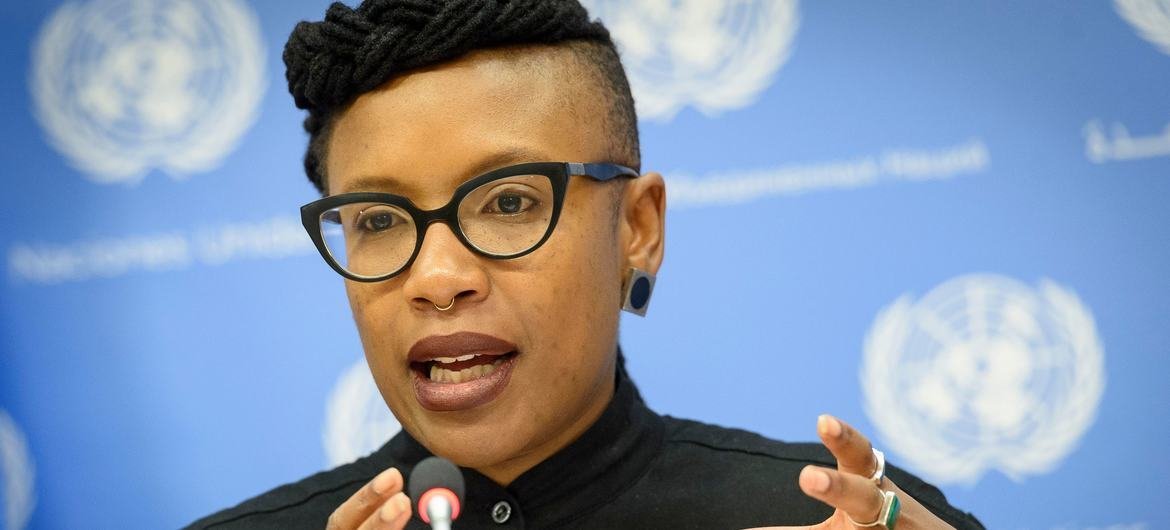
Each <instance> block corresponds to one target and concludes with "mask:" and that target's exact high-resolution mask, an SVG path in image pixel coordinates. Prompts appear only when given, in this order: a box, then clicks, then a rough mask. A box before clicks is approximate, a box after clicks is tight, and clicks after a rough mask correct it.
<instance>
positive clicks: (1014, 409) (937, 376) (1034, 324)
mask: <svg viewBox="0 0 1170 530" xmlns="http://www.w3.org/2000/svg"><path fill="white" fill-rule="evenodd" d="M860 377H861V386H862V391H863V394H864V399H865V408H866V412H867V414H868V415H869V417H870V418H871V419H872V420H873V422H874V425H875V426H876V427H877V430H878V432H879V434H880V435H881V437H882V439H883V440H884V441H885V443H886V444H887V445H888V447H889V448H890V449H891V450H893V451H895V452H897V453H898V454H899V455H900V456H901V457H902V458H903V460H904V461H905V462H906V463H908V464H909V465H910V466H911V467H913V468H915V469H917V470H919V471H920V472H921V473H923V474H924V475H926V476H928V477H930V478H931V479H933V480H935V481H937V482H940V483H956V482H957V483H969V484H970V483H974V482H976V481H978V479H979V478H980V477H981V476H982V475H983V474H984V473H985V472H987V471H988V470H990V469H998V470H999V471H1001V472H1002V473H1004V474H1005V475H1007V476H1008V477H1010V478H1012V479H1014V480H1017V481H1020V480H1023V479H1024V478H1025V477H1026V476H1028V475H1036V474H1042V473H1046V472H1048V471H1051V470H1052V469H1054V468H1055V467H1056V466H1057V465H1058V464H1059V463H1060V462H1061V461H1062V460H1063V459H1064V458H1065V457H1066V456H1067V455H1068V454H1069V453H1070V452H1071V451H1072V450H1073V449H1074V448H1075V446H1076V443H1077V441H1078V440H1079V439H1080V437H1081V436H1082V435H1083V434H1084V433H1085V432H1086V431H1087V430H1088V428H1089V427H1090V426H1091V425H1092V423H1093V420H1094V418H1095V416H1096V411H1097V407H1098V405H1099V403H1100V399H1101V394H1102V393H1103V391H1104V386H1105V373H1104V355H1103V348H1102V346H1101V342H1100V340H1099V339H1098V338H1097V333H1096V327H1095V325H1094V322H1093V318H1092V316H1091V315H1090V313H1089V312H1088V310H1087V309H1086V308H1085V306H1084V304H1082V303H1081V301H1080V299H1079V298H1078V297H1077V296H1076V294H1074V293H1073V292H1072V291H1070V290H1068V289H1066V288H1064V287H1062V286H1060V285H1058V284H1056V283H1055V282H1052V281H1050V280H1041V281H1040V282H1039V284H1038V287H1036V288H1030V287H1028V286H1027V285H1025V284H1022V283H1020V282H1018V281H1016V280H1014V279H1011V278H1007V277H1003V276H998V275H990V274H980V275H968V276H961V277H959V278H955V279H953V280H950V281H948V282H946V283H944V284H942V285H940V286H938V287H936V288H935V289H933V290H932V291H931V292H930V293H928V294H927V295H926V296H924V297H923V298H922V299H921V300H919V301H917V302H915V301H914V300H913V299H912V297H911V296H910V295H904V296H902V297H901V298H899V299H898V300H897V301H895V302H894V303H893V304H891V305H890V306H888V307H886V308H885V309H883V310H882V311H881V312H880V313H879V314H878V316H877V318H876V319H875V321H874V324H873V326H872V328H871V329H870V332H869V334H868V336H867V337H866V339H865V348H864V360H863V363H862V367H861V373H860Z"/></svg>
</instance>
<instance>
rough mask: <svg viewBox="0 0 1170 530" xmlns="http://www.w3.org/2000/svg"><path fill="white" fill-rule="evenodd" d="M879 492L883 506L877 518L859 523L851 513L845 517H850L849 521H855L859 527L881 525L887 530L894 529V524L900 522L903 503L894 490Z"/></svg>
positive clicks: (855, 524) (854, 523)
mask: <svg viewBox="0 0 1170 530" xmlns="http://www.w3.org/2000/svg"><path fill="white" fill-rule="evenodd" d="M878 494H879V495H881V498H882V508H881V510H880V511H878V516H877V518H876V519H874V520H873V521H872V522H869V523H859V522H857V521H854V520H853V518H852V517H850V516H849V514H845V517H846V518H848V519H849V522H851V523H853V526H856V527H859V528H873V527H875V526H880V527H882V528H885V529H886V530H894V525H895V524H896V523H897V522H898V512H899V511H900V510H901V507H902V503H901V501H899V500H898V495H897V494H895V493H894V492H892V491H887V490H878Z"/></svg>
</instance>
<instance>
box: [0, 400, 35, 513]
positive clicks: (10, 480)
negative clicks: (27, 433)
mask: <svg viewBox="0 0 1170 530" xmlns="http://www.w3.org/2000/svg"><path fill="white" fill-rule="evenodd" d="M0 473H2V474H3V477H4V528H7V529H9V530H20V529H22V528H24V527H25V525H26V524H28V520H29V518H30V517H32V512H33V508H34V507H35V506H36V491H35V489H34V484H35V482H36V472H35V470H34V469H33V464H32V457H31V456H30V455H29V451H28V441H27V440H26V439H25V438H24V434H23V433H21V432H20V428H18V427H17V425H16V422H15V421H13V419H12V417H11V416H9V415H8V413H7V412H5V411H3V410H0Z"/></svg>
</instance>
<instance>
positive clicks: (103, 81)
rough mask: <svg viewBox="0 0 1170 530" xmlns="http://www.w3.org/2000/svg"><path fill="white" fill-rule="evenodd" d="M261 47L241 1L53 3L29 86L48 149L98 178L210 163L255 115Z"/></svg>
mask: <svg viewBox="0 0 1170 530" xmlns="http://www.w3.org/2000/svg"><path fill="white" fill-rule="evenodd" d="M266 83H267V79H266V78H265V74H264V46H263V43H262V42H261V38H260V29H259V26H258V25H257V22H256V17H255V15H253V13H252V12H251V11H250V10H249V9H248V7H247V6H245V5H244V4H243V3H241V2H240V1H239V0H201V1H195V0H157V1H151V2H141V1H133V0H91V1H89V2H85V3H77V2H70V3H66V4H65V5H63V6H61V7H60V8H59V9H57V11H56V12H54V13H53V15H52V16H51V17H50V18H49V20H48V21H47V22H45V25H44V27H43V28H42V29H41V33H40V36H39V37H38V39H37V42H36V44H35V46H34V50H33V61H32V72H31V80H30V83H29V84H30V88H31V90H32V96H33V102H34V110H35V114H36V117H37V119H38V120H39V121H40V123H41V125H42V126H43V127H44V129H45V132H46V133H47V135H48V138H49V140H50V141H51V143H52V144H53V146H54V147H55V148H56V149H57V150H58V151H60V152H61V154H63V155H65V157H66V158H68V159H69V161H70V163H71V164H72V165H74V166H75V167H77V168H78V169H80V170H81V171H82V172H84V173H85V174H86V175H87V176H88V177H89V178H90V179H92V180H94V181H96V182H102V183H110V182H128V183H133V182H137V181H139V180H140V179H141V178H142V177H143V175H145V174H146V173H147V172H148V171H150V170H152V169H160V170H163V171H165V172H166V173H168V174H170V175H171V176H173V177H181V176H184V175H188V174H191V173H195V172H200V171H207V170H209V169H212V168H214V167H215V166H217V165H218V164H219V162H220V160H222V158H223V157H224V156H226V155H227V154H228V153H229V152H230V151H231V150H232V149H233V148H234V147H235V145H236V143H237V142H238V140H239V139H240V136H241V135H243V133H244V132H245V131H246V130H247V129H248V128H249V127H250V126H251V125H252V123H253V122H254V121H255V118H256V110H257V106H258V104H259V102H260V99H261V97H262V96H263V93H264V88H265V86H266Z"/></svg>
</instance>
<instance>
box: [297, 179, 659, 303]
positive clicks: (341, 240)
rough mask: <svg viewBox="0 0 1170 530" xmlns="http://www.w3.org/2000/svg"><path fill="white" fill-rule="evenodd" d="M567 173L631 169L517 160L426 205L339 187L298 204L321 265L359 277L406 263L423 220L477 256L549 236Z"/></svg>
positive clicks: (520, 249)
mask: <svg viewBox="0 0 1170 530" xmlns="http://www.w3.org/2000/svg"><path fill="white" fill-rule="evenodd" d="M570 175H580V176H586V177H589V178H592V179H593V180H597V181H607V180H610V179H613V178H616V177H637V176H638V172H637V171H634V170H633V169H630V168H628V167H625V166H620V165H617V164H611V163H596V164H580V163H576V162H532V163H525V164H517V165H514V166H508V167H503V168H500V169H496V170H493V171H489V172H487V173H484V174H483V175H480V176H478V177H475V178H473V179H471V180H468V181H467V182H464V183H463V184H461V185H459V187H458V188H456V189H455V194H454V195H452V197H451V201H450V202H448V203H447V204H446V205H445V206H443V207H441V208H437V209H434V210H421V209H419V208H418V207H417V206H415V205H414V203H412V202H410V199H407V198H406V197H402V196H400V195H392V194H389V193H376V192H357V193H343V194H341V195H333V196H329V197H325V198H323V199H319V200H316V201H313V202H311V203H309V204H306V205H304V206H302V207H301V223H302V224H304V225H305V230H307V231H308V232H309V237H310V238H312V240H313V243H314V244H315V245H317V250H318V251H319V252H321V256H322V257H324V258H325V261H326V262H327V263H329V266H330V267H333V270H335V271H337V272H338V273H339V274H341V275H342V276H345V277H346V278H349V279H351V280H355V281H359V282H377V281H382V280H386V279H389V278H392V277H394V276H395V275H397V274H399V273H401V272H402V271H404V270H406V268H407V267H410V264H411V263H414V259H415V258H416V257H417V256H418V251H419V249H421V248H422V241H423V235H424V234H425V233H426V230H427V227H428V226H430V225H431V223H445V224H446V225H447V226H449V227H451V231H452V232H454V233H455V236H456V237H458V238H459V240H460V241H462V242H463V244H464V245H465V246H466V247H467V248H469V249H471V250H472V251H473V252H475V253H477V254H479V255H481V256H486V257H489V258H494V259H511V258H518V257H520V256H523V255H525V254H528V253H530V252H532V251H534V250H536V249H538V248H540V245H542V244H544V242H545V241H547V240H548V238H549V236H550V235H552V231H553V228H555V227H556V225H557V219H558V218H559V217H560V215H561V206H562V205H563V204H564V202H565V190H566V189H567V188H568V183H569V176H570Z"/></svg>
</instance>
